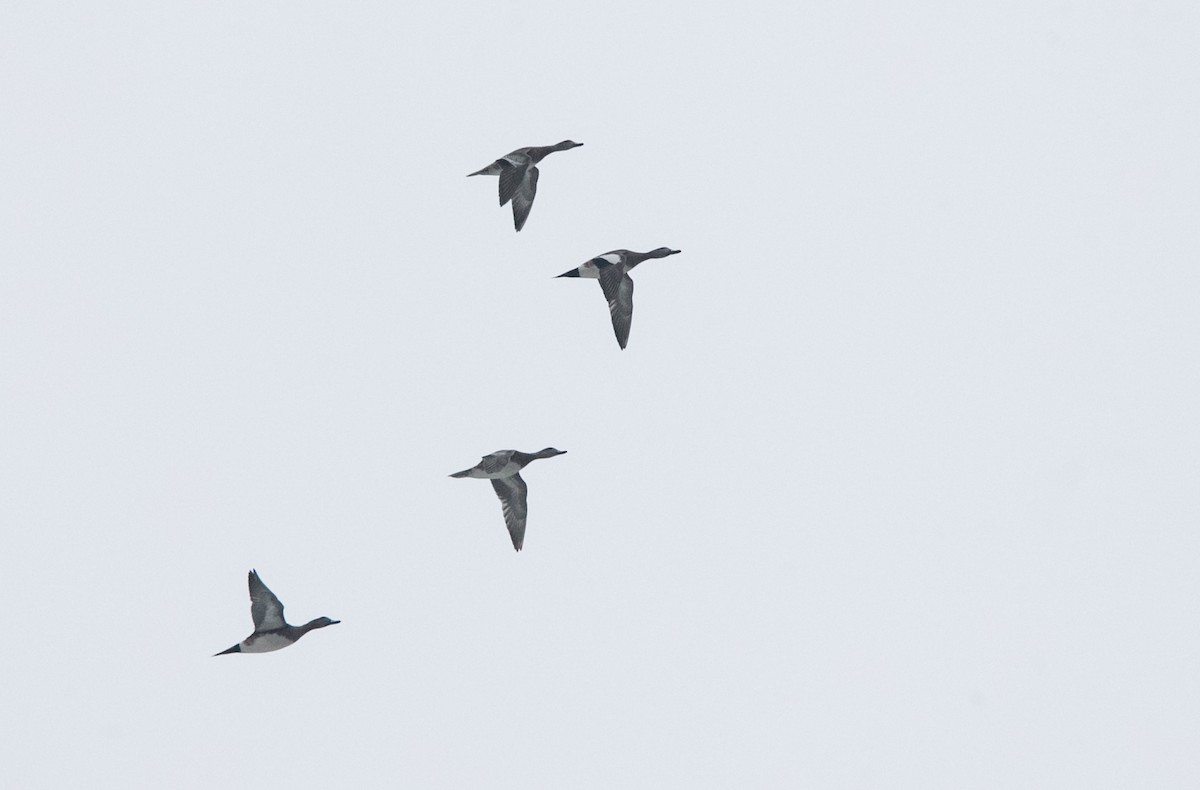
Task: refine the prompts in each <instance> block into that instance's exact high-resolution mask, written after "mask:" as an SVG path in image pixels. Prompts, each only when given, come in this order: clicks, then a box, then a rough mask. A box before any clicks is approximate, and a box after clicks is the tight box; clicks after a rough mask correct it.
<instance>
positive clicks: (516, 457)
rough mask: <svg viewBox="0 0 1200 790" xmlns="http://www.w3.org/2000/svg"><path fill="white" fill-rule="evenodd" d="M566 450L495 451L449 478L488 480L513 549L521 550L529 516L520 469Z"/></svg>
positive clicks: (526, 495) (526, 487) (526, 488)
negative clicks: (479, 478) (496, 499)
mask: <svg viewBox="0 0 1200 790" xmlns="http://www.w3.org/2000/svg"><path fill="white" fill-rule="evenodd" d="M565 452H566V450H555V449H554V448H553V447H547V448H546V449H545V450H539V451H538V452H536V453H523V452H521V451H520V450H497V451H496V452H494V453H492V454H490V455H485V456H484V457H483V458H482V460H480V462H479V463H477V464H475V466H472V467H471V468H470V469H464V470H462V471H461V472H455V473H454V474H452V475H450V476H451V477H486V478H487V479H489V480H491V481H492V488H494V489H496V496H498V497H500V507H501V509H503V511H504V524H505V526H507V527H508V534H509V536H510V537H511V538H512V544H513V548H514V549H516V550H517V551H520V550H521V546H522V545H523V544H524V543H525V517H526V516H527V515H528V514H529V506H528V504H527V503H526V499H527V497H528V495H529V487H528V486H526V485H525V481H524V480H522V479H521V470H522V469H524V468H525V467H526V466H527V465H528V464H529V462H531V461H536V460H537V459H539V458H553V457H554V456H556V455H562V454H563V453H565Z"/></svg>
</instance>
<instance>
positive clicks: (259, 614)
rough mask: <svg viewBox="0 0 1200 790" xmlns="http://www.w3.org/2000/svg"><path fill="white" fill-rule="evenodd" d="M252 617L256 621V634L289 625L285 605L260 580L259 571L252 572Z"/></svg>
mask: <svg viewBox="0 0 1200 790" xmlns="http://www.w3.org/2000/svg"><path fill="white" fill-rule="evenodd" d="M250 617H251V618H252V619H253V620H254V630H255V632H256V633H257V632H258V631H274V630H275V629H276V628H283V627H284V626H285V625H287V623H286V622H285V621H284V619H283V604H281V603H280V602H279V599H278V598H276V597H275V593H273V592H271V591H270V590H268V589H267V585H265V584H263V582H262V579H260V578H258V571H250Z"/></svg>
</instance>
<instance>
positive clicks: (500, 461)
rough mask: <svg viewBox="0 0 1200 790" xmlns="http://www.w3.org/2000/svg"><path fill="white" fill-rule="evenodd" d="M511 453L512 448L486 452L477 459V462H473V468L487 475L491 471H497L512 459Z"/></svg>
mask: <svg viewBox="0 0 1200 790" xmlns="http://www.w3.org/2000/svg"><path fill="white" fill-rule="evenodd" d="M512 455H513V451H512V450H497V451H496V452H494V453H488V454H487V455H485V456H484V457H483V458H481V459H479V463H477V464H475V468H476V469H478V470H479V471H481V472H483V473H484V474H489V475H490V474H492V473H493V472H499V471H500V470H501V469H503V468H504V467H505V466H507V465H508V462H509V461H511V460H512Z"/></svg>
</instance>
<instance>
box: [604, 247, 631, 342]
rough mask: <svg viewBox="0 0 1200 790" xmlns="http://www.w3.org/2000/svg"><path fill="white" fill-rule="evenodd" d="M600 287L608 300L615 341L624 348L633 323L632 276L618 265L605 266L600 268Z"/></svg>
mask: <svg viewBox="0 0 1200 790" xmlns="http://www.w3.org/2000/svg"><path fill="white" fill-rule="evenodd" d="M600 288H601V289H602V290H603V291H604V298H605V299H607V300H608V312H609V314H611V315H612V325H613V331H614V332H616V334H617V343H619V344H620V346H621V348H625V344H626V343H628V342H629V326H630V324H632V323H633V278H632V277H630V276H629V275H628V274H627V273H626V272H625V271H624V270H623V269H622V267H620V266H605V267H604V268H602V269H601V270H600Z"/></svg>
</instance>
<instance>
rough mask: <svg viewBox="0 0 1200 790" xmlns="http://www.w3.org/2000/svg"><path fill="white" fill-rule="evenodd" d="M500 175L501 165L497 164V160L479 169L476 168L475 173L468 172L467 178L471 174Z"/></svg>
mask: <svg viewBox="0 0 1200 790" xmlns="http://www.w3.org/2000/svg"><path fill="white" fill-rule="evenodd" d="M498 175H500V166H499V165H497V164H496V163H495V162H492V163H491V164H490V165H488V166H487V167H483V168H480V169H479V170H476V171H475V172H474V173H467V178H470V177H471V176H498Z"/></svg>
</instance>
